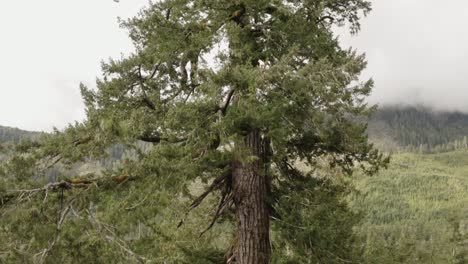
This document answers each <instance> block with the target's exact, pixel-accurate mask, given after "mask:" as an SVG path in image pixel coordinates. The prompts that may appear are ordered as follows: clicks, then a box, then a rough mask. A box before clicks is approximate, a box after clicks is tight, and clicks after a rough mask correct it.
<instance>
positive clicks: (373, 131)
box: [368, 106, 468, 150]
mask: <svg viewBox="0 0 468 264" xmlns="http://www.w3.org/2000/svg"><path fill="white" fill-rule="evenodd" d="M368 132H369V138H370V139H371V141H373V142H375V143H376V145H377V147H379V148H381V149H384V150H388V149H397V148H401V147H416V148H419V147H421V146H424V147H425V148H428V149H433V148H434V147H436V146H439V147H440V146H443V145H447V144H455V143H454V142H455V141H458V142H457V143H456V144H458V145H463V144H464V145H465V146H464V147H467V146H466V145H467V140H466V136H468V114H464V113H460V112H437V111H433V110H432V109H430V108H425V107H396V106H394V107H382V108H380V109H379V110H378V111H377V112H376V113H375V114H374V116H373V117H372V118H371V119H370V121H369V128H368ZM454 148H457V147H455V146H454ZM448 150H453V149H450V148H449V149H448Z"/></svg>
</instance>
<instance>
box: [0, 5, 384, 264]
mask: <svg viewBox="0 0 468 264" xmlns="http://www.w3.org/2000/svg"><path fill="white" fill-rule="evenodd" d="M369 11H370V3H369V2H367V1H364V0H320V1H307V0H305V1H269V0H268V1H266V0H235V1H218V0H216V1H210V0H208V1H207V0H166V1H159V2H156V3H151V4H150V5H149V6H148V7H147V8H145V9H144V10H142V12H141V13H140V15H139V16H137V17H135V18H133V19H130V20H128V21H124V22H122V26H123V27H124V28H126V29H127V30H128V31H129V33H130V38H131V39H132V41H133V43H134V45H135V47H136V51H135V53H133V54H131V55H130V56H127V57H123V58H120V59H111V60H109V61H108V62H105V63H103V65H102V70H103V77H102V78H101V79H99V80H98V81H97V89H88V88H86V87H84V86H82V87H81V91H82V94H83V98H84V101H85V105H86V113H87V119H86V121H84V122H83V123H77V124H74V125H71V126H70V127H69V128H67V129H65V130H64V131H55V132H54V133H53V134H51V135H48V136H46V137H44V138H43V139H41V140H40V141H39V142H32V141H30V142H23V143H22V144H20V146H17V147H15V149H14V150H15V151H14V152H15V153H14V154H12V156H11V159H9V160H7V161H6V162H4V163H3V165H2V166H1V167H0V175H1V176H2V178H1V179H2V182H1V185H0V198H1V207H0V214H1V215H2V217H1V220H0V221H2V225H1V228H2V229H1V233H0V235H1V236H2V240H3V239H4V241H6V243H4V246H3V245H2V246H3V247H5V248H4V249H3V248H2V249H1V252H2V253H1V254H2V255H1V256H2V257H3V258H4V259H6V260H7V261H26V262H28V261H38V262H53V261H57V262H65V263H66V262H77V261H78V262H80V263H83V262H104V263H106V262H117V261H120V262H129V261H135V262H156V263H209V262H212V263H219V262H222V261H225V262H227V263H232V261H233V260H235V261H236V263H240V264H252V263H255V264H261V263H270V256H272V260H271V261H273V262H277V263H288V262H289V263H304V262H306V263H307V262H309V263H314V262H327V263H341V262H348V261H351V260H353V259H354V255H353V251H354V250H353V247H352V232H351V226H352V224H353V223H354V222H355V221H354V220H353V219H355V218H354V217H355V215H354V214H353V213H351V212H349V210H348V208H347V207H346V204H345V203H344V202H343V201H342V200H341V196H342V195H343V193H345V190H346V186H343V183H342V182H341V181H334V180H333V177H329V178H330V179H324V178H321V177H319V176H320V175H321V174H323V173H324V172H325V174H326V173H328V172H329V171H333V172H335V173H334V174H337V175H341V174H345V175H349V174H351V173H352V172H353V171H354V169H356V167H358V166H359V167H360V168H361V169H362V170H363V171H365V172H366V173H369V174H372V173H376V172H377V171H378V170H379V168H381V166H385V165H386V164H387V162H388V159H387V158H386V157H384V156H383V155H382V154H381V153H379V152H378V151H377V150H375V149H374V148H373V147H372V145H371V144H369V143H368V140H367V135H366V133H365V129H366V124H365V123H363V122H357V121H356V120H362V119H365V118H367V117H368V115H369V114H370V113H371V112H372V110H373V107H370V106H368V105H367V104H366V103H365V102H364V100H365V98H366V96H368V95H369V93H370V91H371V88H372V86H373V82H372V81H371V80H369V81H365V82H360V80H359V75H360V73H361V71H362V70H363V69H364V68H365V66H366V62H365V59H364V56H362V55H359V54H357V53H356V52H355V51H353V50H343V49H342V48H341V47H340V45H339V43H338V40H337V39H336V38H335V36H334V33H333V30H332V29H333V27H334V26H345V25H346V26H348V27H349V28H350V30H351V31H352V32H353V33H356V32H357V31H358V30H359V27H360V24H359V19H360V17H361V16H362V15H364V14H367V13H368V12H369ZM139 141H144V142H149V143H152V144H153V146H152V147H151V148H147V149H142V148H141V147H139V146H138V144H137V142H139ZM118 144H121V145H122V146H124V147H125V149H128V150H131V151H133V156H132V158H131V159H125V160H124V161H123V162H121V163H119V164H118V166H112V168H108V169H106V170H104V171H102V172H90V173H89V174H87V175H73V174H70V172H67V171H66V169H67V168H71V167H72V166H73V165H74V164H76V163H77V162H85V161H87V160H89V159H90V158H101V157H102V156H103V155H106V154H108V152H109V148H110V147H112V146H116V145H118ZM296 163H300V164H302V165H303V167H304V168H306V169H304V170H298V169H297V166H296ZM56 166H60V168H63V169H64V170H63V171H62V170H61V172H60V173H62V174H60V175H57V177H56V178H57V181H53V182H52V181H50V179H47V178H46V177H44V175H46V172H47V170H48V169H50V168H55V167H56ZM321 167H323V168H322V169H321ZM337 175H335V177H338V176H337ZM200 189H201V190H200ZM194 209H197V210H194ZM210 209H211V210H210ZM203 216H204V217H203ZM270 221H271V224H270ZM179 222H180V223H179ZM178 223H179V224H178ZM200 233H202V234H203V235H202V236H201V237H200ZM270 235H271V236H270ZM270 237H271V242H270ZM271 249H273V251H272V252H271Z"/></svg>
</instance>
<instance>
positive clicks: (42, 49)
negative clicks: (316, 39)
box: [0, 0, 468, 131]
mask: <svg viewBox="0 0 468 264" xmlns="http://www.w3.org/2000/svg"><path fill="white" fill-rule="evenodd" d="M146 3H147V0H122V1H120V3H115V2H114V1H112V0H99V1H95V0H80V1H72V0H46V1H37V0H22V1H17V0H16V1H15V0H2V1H0V36H1V38H0V40H1V41H0V125H6V126H14V127H20V128H23V129H28V130H43V131H50V130H51V128H52V127H53V126H56V127H58V128H63V127H64V126H65V125H66V124H67V123H70V122H74V120H82V119H83V117H84V111H83V104H82V102H81V97H80V95H79V89H78V85H79V83H80V82H84V83H86V84H88V85H91V86H93V85H94V80H95V78H96V76H100V68H99V67H100V61H101V60H103V59H106V58H108V57H118V56H120V54H121V53H122V52H123V53H129V52H130V51H131V43H130V41H129V40H128V38H127V34H126V32H125V31H124V30H122V29H120V28H119V26H118V24H117V17H118V16H120V17H123V18H125V17H131V16H133V15H135V14H136V13H137V11H138V10H139V9H140V8H141V7H143V6H144V5H145V4H146ZM373 4H374V11H373V12H372V13H371V14H370V15H369V17H367V18H366V19H365V20H364V21H363V28H362V31H361V32H360V34H359V35H358V36H354V37H349V36H347V35H346V34H343V33H340V35H342V41H343V45H345V46H348V45H351V46H353V47H355V48H357V49H358V50H359V51H361V52H365V53H366V54H367V58H368V61H369V67H368V69H367V70H366V72H365V73H364V75H365V76H367V77H369V76H372V77H373V78H374V80H375V81H376V87H375V89H374V92H373V95H372V96H371V98H370V100H371V101H372V102H375V103H424V104H429V105H432V106H434V107H437V108H439V109H447V110H454V109H456V110H463V111H468V89H467V88H468V87H467V85H468V24H467V22H466V18H467V17H468V1H466V0H447V1H440V0H391V1H390V0H387V1H386V0H374V1H373Z"/></svg>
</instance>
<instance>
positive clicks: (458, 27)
mask: <svg viewBox="0 0 468 264" xmlns="http://www.w3.org/2000/svg"><path fill="white" fill-rule="evenodd" d="M372 2H373V9H374V10H373V12H372V13H371V14H370V16H369V17H368V18H366V19H365V20H364V23H363V27H362V31H361V32H360V33H359V35H358V36H355V37H349V36H347V35H346V34H343V43H344V45H351V46H353V47H355V48H357V49H358V50H359V51H362V52H365V53H366V54H367V59H368V61H369V67H368V69H367V70H366V73H365V76H372V77H373V78H374V80H375V81H376V87H375V89H374V93H373V95H372V96H371V101H372V102H377V103H383V104H385V103H391V104H394V103H403V104H413V103H424V104H428V105H430V106H433V107H435V108H437V109H441V110H462V111H468V104H467V103H466V101H467V99H468V74H467V73H468V27H466V21H465V20H466V17H467V16H468V1H464V0H450V1H438V0H392V1H382V0H373V1H372Z"/></svg>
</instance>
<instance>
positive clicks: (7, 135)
mask: <svg viewBox="0 0 468 264" xmlns="http://www.w3.org/2000/svg"><path fill="white" fill-rule="evenodd" d="M43 134H44V133H40V132H30V131H24V130H21V129H18V128H12V127H4V126H0V144H2V143H18V142H20V141H21V140H22V139H37V138H39V137H40V136H41V135H43Z"/></svg>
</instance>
